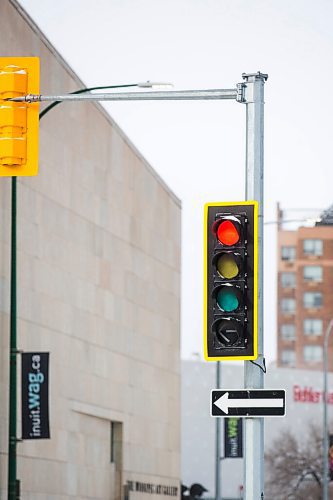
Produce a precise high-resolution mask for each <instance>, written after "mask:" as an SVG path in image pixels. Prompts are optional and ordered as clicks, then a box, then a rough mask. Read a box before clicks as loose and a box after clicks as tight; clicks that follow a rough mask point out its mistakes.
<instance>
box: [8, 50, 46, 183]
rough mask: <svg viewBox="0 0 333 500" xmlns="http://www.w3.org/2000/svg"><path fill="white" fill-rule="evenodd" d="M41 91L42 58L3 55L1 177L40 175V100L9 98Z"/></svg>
mask: <svg viewBox="0 0 333 500" xmlns="http://www.w3.org/2000/svg"><path fill="white" fill-rule="evenodd" d="M26 94H39V58H38V57H0V177H6V176H8V177H17V176H19V175H22V176H31V175H37V173H38V129H39V103H29V102H14V101H8V100H6V99H8V98H10V97H19V96H22V95H26Z"/></svg>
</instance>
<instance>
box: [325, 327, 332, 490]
mask: <svg viewBox="0 0 333 500" xmlns="http://www.w3.org/2000/svg"><path fill="white" fill-rule="evenodd" d="M332 328H333V319H331V321H330V322H329V324H328V327H327V329H326V332H325V339H324V388H323V389H324V390H323V406H324V407H323V500H328V426H327V371H328V367H327V365H328V362H327V351H328V338H329V336H330V333H331V332H332Z"/></svg>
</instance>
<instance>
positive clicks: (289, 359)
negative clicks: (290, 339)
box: [281, 349, 296, 366]
mask: <svg viewBox="0 0 333 500" xmlns="http://www.w3.org/2000/svg"><path fill="white" fill-rule="evenodd" d="M295 361H296V355H295V351H293V350H292V349H284V350H283V351H282V352H281V363H282V364H283V365H289V366H293V365H295Z"/></svg>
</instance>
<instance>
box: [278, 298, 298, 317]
mask: <svg viewBox="0 0 333 500" xmlns="http://www.w3.org/2000/svg"><path fill="white" fill-rule="evenodd" d="M281 310H282V312H284V313H287V314H288V313H289V314H291V313H294V312H295V310H296V300H295V299H289V298H288V299H282V300H281Z"/></svg>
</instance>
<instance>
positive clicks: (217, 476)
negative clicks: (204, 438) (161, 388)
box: [215, 361, 222, 500]
mask: <svg viewBox="0 0 333 500" xmlns="http://www.w3.org/2000/svg"><path fill="white" fill-rule="evenodd" d="M220 387H221V363H220V361H217V363H216V388H217V389H219V388H220ZM215 420H216V423H215V424H216V436H215V437H216V442H215V450H216V457H215V500H220V499H221V423H222V418H216V419H215Z"/></svg>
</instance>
